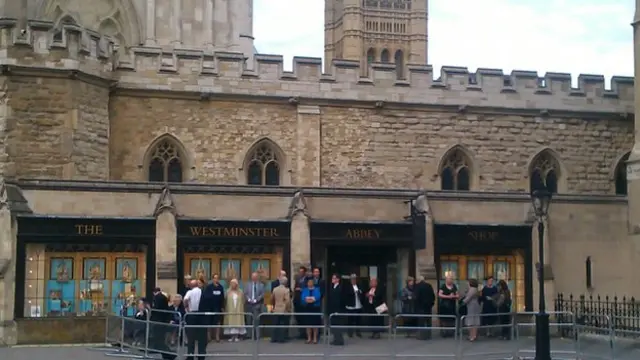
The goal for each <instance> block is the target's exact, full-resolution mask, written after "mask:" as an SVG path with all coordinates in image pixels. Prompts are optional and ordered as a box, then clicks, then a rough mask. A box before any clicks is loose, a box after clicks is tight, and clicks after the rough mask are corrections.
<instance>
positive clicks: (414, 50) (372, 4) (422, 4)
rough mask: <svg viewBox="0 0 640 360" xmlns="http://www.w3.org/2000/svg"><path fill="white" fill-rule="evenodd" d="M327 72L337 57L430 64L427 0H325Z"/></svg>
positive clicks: (401, 64) (398, 66) (400, 69)
mask: <svg viewBox="0 0 640 360" xmlns="http://www.w3.org/2000/svg"><path fill="white" fill-rule="evenodd" d="M324 29H325V30H324V32H325V40H324V58H325V71H327V72H328V70H329V69H330V67H331V62H332V61H333V60H334V59H342V60H355V61H359V62H360V65H361V66H363V68H366V66H365V65H367V63H372V62H381V63H394V64H396V69H397V72H398V75H399V77H400V78H403V77H404V76H405V65H406V64H407V63H411V64H426V63H427V0H325V15H324Z"/></svg>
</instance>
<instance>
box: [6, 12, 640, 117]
mask: <svg viewBox="0 0 640 360" xmlns="http://www.w3.org/2000/svg"><path fill="white" fill-rule="evenodd" d="M0 28H1V31H2V32H3V35H4V37H3V38H5V39H10V41H9V42H8V43H6V44H5V46H4V47H5V48H4V49H0V50H4V57H0V61H2V62H3V63H4V64H8V65H18V66H28V67H41V68H42V67H43V68H54V69H72V70H78V71H81V72H83V73H88V74H91V75H95V76H99V77H101V78H104V79H112V80H114V81H117V82H118V84H117V87H118V88H123V89H132V90H136V89H139V90H162V91H187V92H199V93H201V95H202V96H203V97H204V98H211V97H215V95H216V94H223V93H224V94H238V95H265V96H281V97H298V98H320V99H327V100H330V99H340V100H354V101H375V102H382V103H384V102H400V103H411V104H437V105H457V106H487V107H496V108H515V109H540V110H541V111H545V110H571V111H592V112H614V113H620V114H625V113H632V112H633V111H634V106H633V101H634V95H633V94H634V92H633V88H634V87H633V78H631V77H620V76H616V77H613V78H612V79H611V83H610V86H609V87H607V86H605V78H604V76H602V75H584V74H583V75H580V76H579V77H578V85H577V87H572V82H571V75H570V74H568V73H556V72H548V73H546V74H544V76H540V75H538V73H537V72H535V71H512V72H511V73H510V74H508V75H507V74H505V73H504V72H503V71H502V70H499V69H478V70H477V71H475V72H470V71H469V70H468V69H467V68H465V67H454V66H444V67H442V69H441V71H440V74H439V76H434V71H433V68H432V66H430V65H418V64H409V65H407V66H406V69H403V70H404V74H402V75H401V76H400V77H398V76H397V71H396V67H395V65H394V64H382V63H374V64H371V65H370V66H369V68H368V69H367V71H366V74H367V75H366V76H364V77H363V76H362V74H363V73H364V71H363V70H362V69H360V64H359V63H358V62H354V61H347V60H334V61H333V62H332V64H331V71H330V73H329V74H326V73H323V72H322V61H321V59H320V58H309V57H295V58H294V59H293V67H292V69H293V70H292V71H285V70H284V64H283V58H282V56H280V55H265V54H258V55H256V56H255V59H254V64H253V66H247V64H246V59H245V57H244V55H243V54H240V53H230V52H216V53H214V52H211V51H206V50H200V49H179V48H161V47H147V46H139V47H131V48H129V49H126V50H125V49H124V48H122V47H121V48H119V49H117V48H114V42H113V41H112V39H110V38H109V37H107V36H102V35H100V34H98V33H95V32H93V31H90V30H86V29H82V28H80V27H77V26H75V25H64V26H62V28H61V29H54V28H53V24H52V23H50V22H36V21H31V22H29V23H28V26H27V28H26V29H25V30H24V31H22V30H20V29H18V28H17V22H16V21H13V20H6V19H5V20H2V21H0ZM0 54H1V53H0Z"/></svg>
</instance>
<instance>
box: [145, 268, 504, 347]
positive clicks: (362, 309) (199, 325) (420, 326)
mask: <svg viewBox="0 0 640 360" xmlns="http://www.w3.org/2000/svg"><path fill="white" fill-rule="evenodd" d="M286 275H287V274H286V272H285V271H284V270H283V271H281V272H280V276H279V278H278V279H277V280H275V281H273V282H272V283H271V297H270V298H271V303H270V304H265V293H266V291H267V289H266V286H265V284H264V283H263V282H262V281H260V278H259V274H257V273H253V274H251V280H250V281H249V282H248V283H247V284H245V285H244V287H243V288H242V289H241V288H240V284H239V282H238V280H237V279H231V280H230V281H229V288H228V289H226V290H225V288H224V287H223V285H222V284H221V283H220V279H219V276H218V275H217V274H214V275H213V277H212V279H211V281H210V282H207V281H206V279H203V278H200V279H192V278H191V277H190V276H185V289H184V290H183V291H182V293H181V294H175V295H173V296H172V297H171V298H169V296H168V295H167V294H165V293H164V292H162V291H161V289H159V288H156V289H155V290H154V292H153V297H152V298H151V299H150V301H149V302H145V301H143V300H141V301H140V303H139V305H138V312H137V313H136V315H135V317H136V318H138V319H141V320H144V319H147V318H148V319H150V321H151V323H152V324H159V323H167V324H174V325H178V324H181V323H182V322H184V324H186V325H187V326H186V327H185V334H186V339H182V338H181V337H182V334H178V333H176V334H173V339H174V340H175V341H176V342H180V343H181V342H182V341H183V340H185V341H186V343H187V353H188V354H189V355H193V354H196V352H197V354H198V355H199V356H198V357H199V358H200V359H204V354H206V347H207V344H208V343H209V342H211V341H216V342H220V341H221V335H226V336H228V341H230V342H237V341H240V340H241V339H242V338H244V337H249V338H257V337H259V328H258V324H259V323H260V321H259V316H260V314H261V313H262V312H264V311H265V310H266V309H267V306H266V305H269V306H268V308H270V310H271V311H272V312H273V313H274V314H275V315H274V318H275V319H274V320H273V322H272V324H273V325H278V327H277V328H274V329H273V333H272V336H271V341H272V342H275V343H283V342H286V341H287V340H288V339H289V338H290V336H289V335H290V333H289V329H288V328H287V326H291V325H292V323H293V320H294V319H295V323H296V325H297V326H296V328H298V329H299V333H298V335H299V337H300V338H302V339H305V340H306V343H307V344H317V343H318V338H319V336H320V334H321V332H320V331H319V330H320V329H321V328H323V327H324V325H326V324H327V321H329V320H330V322H331V325H332V326H331V327H330V329H331V335H332V337H333V339H332V341H331V344H332V345H338V346H339V345H344V343H345V342H344V333H345V332H346V335H348V336H349V337H353V336H354V335H355V336H357V337H362V330H361V329H362V328H366V329H369V330H370V331H371V335H370V337H371V338H372V339H379V338H380V334H381V333H382V332H383V331H384V330H385V329H387V326H388V325H385V323H384V321H385V319H384V317H385V316H383V314H385V313H387V312H388V310H389V309H388V307H387V304H386V302H385V291H384V289H383V288H382V287H381V286H379V284H378V281H377V279H375V278H370V279H369V281H368V284H366V287H365V286H363V284H362V283H359V282H358V278H357V276H356V275H355V274H351V276H350V279H349V283H348V284H346V283H344V284H343V283H342V282H341V277H340V276H339V275H338V274H333V275H332V276H331V280H330V281H331V282H330V284H329V285H328V286H327V284H326V283H325V281H324V279H322V278H321V274H320V269H318V268H314V269H313V270H312V271H311V272H309V271H308V270H307V268H305V267H300V269H299V272H298V274H296V275H295V277H294V280H293V281H294V284H293V286H289V281H288V278H287V276H286ZM401 299H402V314H403V315H404V318H403V324H402V325H403V327H404V328H405V329H409V330H410V329H411V328H413V327H415V328H416V331H414V332H412V331H408V332H407V336H412V335H413V334H414V333H415V334H416V338H418V339H424V340H426V339H429V338H430V337H431V331H430V330H428V328H430V327H431V325H432V316H431V315H432V311H433V307H434V306H435V304H436V301H438V309H439V315H440V319H439V321H440V324H441V327H445V328H451V330H444V331H443V332H442V335H443V336H445V337H447V336H453V335H454V332H453V329H454V328H455V323H456V319H457V318H458V317H459V316H462V315H465V324H464V325H466V326H467V327H468V328H469V329H470V330H469V340H470V341H475V340H476V338H477V336H478V327H479V326H481V325H496V324H501V325H504V326H502V327H499V326H498V328H500V330H501V331H500V335H501V337H503V338H509V333H510V330H509V329H510V327H509V324H510V321H511V320H510V316H509V315H505V314H507V313H509V312H510V308H511V293H510V291H509V288H508V286H507V283H506V282H505V281H504V280H501V281H499V282H498V285H497V287H496V286H494V284H493V278H492V277H489V278H488V279H487V280H486V284H485V285H484V286H483V287H481V288H479V284H478V281H477V280H474V279H472V280H469V287H468V290H467V291H466V292H465V293H464V294H460V293H459V291H458V288H457V287H456V285H455V284H454V282H453V278H451V277H447V278H446V280H445V283H444V284H442V286H441V287H440V288H439V289H438V292H437V295H436V293H435V292H434V290H433V287H432V286H431V285H430V284H429V283H428V282H426V281H425V280H424V278H422V277H421V278H418V280H417V281H416V280H415V279H413V278H411V277H410V278H408V279H407V284H406V287H405V288H403V290H402V297H401ZM149 310H151V313H150V314H149ZM153 310H155V311H153ZM247 314H250V315H247ZM332 314H340V315H332ZM494 314H495V315H494ZM168 328H169V327H165V328H161V327H158V326H155V325H154V326H152V329H151V331H150V334H151V339H150V345H151V346H152V347H153V348H154V349H158V352H160V353H161V354H162V355H163V358H165V359H171V358H173V357H174V356H172V355H171V353H170V352H168V351H163V349H165V348H167V344H166V334H167V330H166V329H168ZM174 328H175V327H174ZM221 329H223V330H222V331H221ZM345 330H346V331H345ZM491 330H492V329H489V331H488V333H487V336H493V335H494V332H493V331H491ZM187 358H188V359H192V356H188V357H187Z"/></svg>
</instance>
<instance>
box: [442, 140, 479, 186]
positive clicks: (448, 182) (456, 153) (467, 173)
mask: <svg viewBox="0 0 640 360" xmlns="http://www.w3.org/2000/svg"><path fill="white" fill-rule="evenodd" d="M440 188H441V189H442V190H458V191H468V190H470V189H471V161H470V159H469V157H468V156H467V154H465V153H464V151H463V150H462V149H460V148H458V147H456V148H453V149H451V150H450V151H449V152H448V153H447V154H446V155H445V158H444V161H443V162H442V167H441V169H440Z"/></svg>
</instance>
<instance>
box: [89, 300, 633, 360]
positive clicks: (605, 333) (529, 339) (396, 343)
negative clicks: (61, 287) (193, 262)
mask: <svg viewBox="0 0 640 360" xmlns="http://www.w3.org/2000/svg"><path fill="white" fill-rule="evenodd" d="M160 314H164V315H163V316H161V315H160ZM294 315H295V316H300V317H302V318H304V317H309V316H312V317H313V316H317V317H320V318H321V319H323V320H325V321H324V323H323V321H322V320H321V321H316V322H314V324H318V325H305V324H293V323H292V319H293V317H294ZM535 315H536V313H535V312H522V313H503V314H481V315H478V317H477V318H476V319H475V321H474V323H481V325H479V326H477V327H476V326H474V327H476V328H477V329H478V331H479V334H478V336H479V344H475V343H474V344H471V343H468V342H466V341H465V333H466V332H468V330H469V328H470V327H469V326H466V325H465V323H466V320H467V319H471V317H469V316H463V317H461V318H460V319H457V318H456V317H454V316H443V315H419V314H400V315H396V316H395V317H390V316H389V315H388V314H343V313H337V314H331V315H330V316H329V317H328V318H326V317H324V316H323V314H320V313H295V314H294V313H262V314H260V315H259V316H258V317H257V318H255V319H254V318H253V314H251V313H243V314H233V313H188V314H186V315H185V316H184V318H183V317H182V316H180V314H179V313H178V312H173V311H161V310H155V309H153V310H150V311H148V312H147V314H146V316H145V318H144V319H136V318H134V317H127V316H118V315H109V316H107V319H106V325H105V326H106V333H105V346H104V347H97V348H93V349H92V350H94V351H101V352H103V353H104V355H105V356H108V357H121V358H128V359H152V358H156V357H157V356H158V355H165V356H168V357H170V358H177V359H183V358H184V357H190V356H193V357H196V356H204V357H219V358H220V357H222V358H231V357H244V358H252V359H256V360H257V359H260V358H276V357H277V358H285V357H316V358H318V357H322V358H326V359H329V358H409V357H412V358H414V357H420V358H449V359H460V360H462V359H466V358H475V359H497V358H500V359H528V358H533V355H534V353H535V344H534V342H533V339H534V338H533V336H532V334H533V332H529V333H527V331H526V330H529V329H535V321H534V318H535ZM210 316H221V317H222V316H227V317H233V316H237V317H238V319H241V320H239V324H238V325H225V324H224V323H223V324H213V323H212V322H211V321H210V319H209V318H208V317H210ZM549 316H550V328H551V330H552V331H551V334H550V335H551V336H552V357H553V358H564V359H578V358H579V359H594V360H613V359H622V358H625V359H626V358H629V357H628V356H631V358H633V355H634V354H635V353H634V351H636V350H637V348H638V343H639V341H638V340H639V339H640V330H638V329H633V328H628V327H622V326H619V327H616V326H615V325H616V324H625V323H630V322H633V321H635V320H638V318H636V317H611V318H610V317H609V316H606V315H589V316H590V318H589V319H588V321H585V322H584V323H581V324H577V323H576V321H575V316H574V314H573V313H571V312H549ZM158 317H160V318H163V319H162V320H165V321H162V322H156V321H152V320H151V319H152V318H153V319H156V318H158ZM349 317H360V318H362V319H369V320H372V319H376V318H379V319H381V320H382V322H381V325H369V324H367V325H358V326H354V325H346V324H347V323H348V322H347V319H348V318H349ZM245 319H246V320H245ZM409 319H415V320H418V324H415V323H414V324H413V325H415V326H410V325H408V324H406V323H405V320H409ZM483 319H485V320H486V319H491V320H492V321H483ZM169 320H173V322H169ZM629 320H632V321H629ZM378 321H380V320H378ZM364 322H365V323H366V321H364ZM424 324H426V326H423V325H424ZM482 324H483V325H482ZM429 325H430V326H429ZM233 328H235V329H238V330H240V331H238V332H239V334H237V335H238V336H243V335H246V336H247V337H248V338H250V340H248V341H250V343H249V344H247V345H245V346H241V347H239V349H240V350H241V351H242V352H241V353H238V352H236V350H237V349H235V348H234V350H233V351H229V350H227V351H226V352H225V351H221V350H220V347H218V346H214V347H213V349H214V351H211V352H207V351H205V354H193V352H194V351H193V350H189V349H187V346H186V345H185V340H189V338H191V340H193V339H194V337H197V339H196V340H201V341H203V342H204V346H205V349H206V345H207V343H208V338H207V330H208V329H223V333H224V335H225V336H229V335H230V333H229V332H228V331H224V330H226V329H233ZM308 328H313V329H318V330H319V341H320V345H319V346H316V347H313V346H310V347H308V348H305V350H306V349H308V350H310V351H309V352H304V353H301V351H300V350H297V351H296V352H292V353H285V352H286V351H283V348H282V347H280V346H278V348H277V349H276V350H275V351H274V352H268V351H266V346H265V345H263V343H264V342H263V341H260V339H261V338H262V337H263V336H262V335H264V332H273V336H274V337H275V338H274V337H272V340H280V339H282V338H286V337H287V336H286V334H288V333H289V331H290V330H297V329H308ZM254 329H255V332H254V331H253V330H254ZM349 329H360V330H363V331H369V332H376V331H377V332H379V333H380V334H381V335H384V336H383V340H382V341H383V342H384V343H385V344H386V346H385V347H384V350H383V351H380V350H379V347H378V348H376V350H374V352H371V353H365V354H363V353H362V352H356V353H354V351H353V350H352V349H353V348H350V347H349V346H347V347H334V346H330V341H331V339H330V335H335V333H336V332H337V331H340V332H342V335H343V337H344V338H346V332H347V331H346V330H349ZM505 329H507V330H505ZM485 331H486V332H498V331H499V332H500V333H501V334H502V335H504V336H505V337H507V338H511V340H514V341H502V342H500V343H497V346H495V344H496V343H492V342H485V341H486V335H487V334H484V332H485ZM406 332H415V333H417V334H419V335H421V336H420V338H434V337H436V336H437V335H438V333H440V336H441V337H443V338H444V337H448V336H450V337H451V338H452V339H451V340H452V341H451V342H450V343H449V342H446V341H442V342H440V343H438V344H437V345H435V346H434V343H433V342H430V341H424V342H413V343H411V345H409V346H406V344H407V343H403V342H402V341H400V340H399V339H398V337H399V335H400V336H402V335H403V334H404V333H406ZM622 337H625V338H624V339H623V338H622ZM346 341H347V342H348V341H349V340H346ZM483 342H485V344H488V346H487V345H483ZM603 342H604V343H607V344H608V345H609V346H608V347H607V346H602V345H603ZM360 344H362V343H360ZM413 344H415V345H413ZM108 345H110V346H108ZM196 345H197V344H196ZM449 346H450V347H449ZM222 348H224V347H222ZM294 348H295V347H294ZM356 348H360V347H359V346H358V345H356ZM483 348H484V349H483ZM227 349H228V348H227ZM298 349H299V348H298ZM493 349H495V350H493ZM360 350H361V348H360ZM375 351H378V352H377V353H376V352H375ZM625 356H626V357H625Z"/></svg>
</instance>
